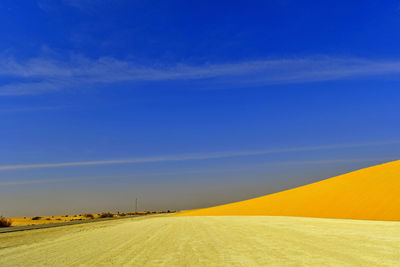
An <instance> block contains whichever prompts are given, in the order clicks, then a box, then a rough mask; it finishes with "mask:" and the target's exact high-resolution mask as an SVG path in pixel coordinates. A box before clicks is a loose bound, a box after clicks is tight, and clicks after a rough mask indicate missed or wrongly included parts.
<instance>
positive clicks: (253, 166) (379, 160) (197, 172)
mask: <svg viewBox="0 0 400 267" xmlns="http://www.w3.org/2000/svg"><path fill="white" fill-rule="evenodd" d="M392 160H394V159H393V158H351V159H325V160H323V159H322V160H321V159H318V160H307V161H302V160H299V161H277V162H266V163H262V164H251V165H248V166H245V167H235V168H220V169H211V170H210V169H207V170H204V169H201V170H190V171H175V172H162V173H160V172H155V173H144V174H143V173H134V174H126V175H113V176H85V177H64V178H52V179H29V180H17V181H15V180H13V181H5V182H0V186H19V185H33V184H50V183H63V182H75V181H83V180H84V181H90V180H93V181H96V180H102V179H107V180H110V179H112V180H116V179H126V178H143V177H149V176H150V177H151V176H160V175H162V176H164V177H165V176H168V175H174V176H179V175H204V174H215V173H218V174H221V173H231V172H234V173H238V172H241V171H248V170H254V169H259V168H260V167H265V166H268V167H269V166H271V165H321V164H338V163H355V162H376V163H382V162H388V161H392Z"/></svg>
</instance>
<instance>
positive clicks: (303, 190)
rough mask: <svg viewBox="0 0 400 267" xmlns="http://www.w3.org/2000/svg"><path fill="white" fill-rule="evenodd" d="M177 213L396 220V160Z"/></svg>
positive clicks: (399, 192)
mask: <svg viewBox="0 0 400 267" xmlns="http://www.w3.org/2000/svg"><path fill="white" fill-rule="evenodd" d="M177 215H180V216H203V215H204V216H206V215H210V216H212V215H216V216H218V215H274V216H300V217H320V218H342V219H363V220H400V160H397V161H393V162H389V163H385V164H381V165H377V166H373V167H368V168H365V169H361V170H357V171H354V172H350V173H347V174H343V175H339V176H336V177H333V178H330V179H326V180H322V181H319V182H316V183H312V184H308V185H304V186H300V187H297V188H293V189H289V190H286V191H282V192H278V193H274V194H270V195H266V196H262V197H258V198H253V199H249V200H244V201H240V202H235V203H231V204H225V205H221V206H216V207H211V208H204V209H198V210H190V211H185V212H182V213H180V214H177Z"/></svg>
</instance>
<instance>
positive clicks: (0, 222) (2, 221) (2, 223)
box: [0, 216, 12, 227]
mask: <svg viewBox="0 0 400 267" xmlns="http://www.w3.org/2000/svg"><path fill="white" fill-rule="evenodd" d="M11 225H12V220H11V219H7V218H4V217H3V216H0V227H10V226H11Z"/></svg>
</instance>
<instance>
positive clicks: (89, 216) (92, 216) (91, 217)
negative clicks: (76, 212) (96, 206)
mask: <svg viewBox="0 0 400 267" xmlns="http://www.w3.org/2000/svg"><path fill="white" fill-rule="evenodd" d="M83 217H86V218H89V219H94V215H93V214H83Z"/></svg>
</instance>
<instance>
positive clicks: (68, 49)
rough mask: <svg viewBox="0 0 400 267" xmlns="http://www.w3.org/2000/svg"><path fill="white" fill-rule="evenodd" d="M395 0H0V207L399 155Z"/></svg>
mask: <svg viewBox="0 0 400 267" xmlns="http://www.w3.org/2000/svg"><path fill="white" fill-rule="evenodd" d="M399 26H400V2H399V1H374V0H368V1H292V0H271V1H151V0H150V1H127V0H126V1H125V0H114V1H111V0H97V1H95V0H36V1H35V0H32V1H28V0H26V1H21V0H20V1H18V0H5V1H1V2H0V214H3V215H6V216H24V215H26V216H28V215H52V214H64V213H75V212H76V213H81V212H99V211H118V210H119V211H129V210H132V209H133V207H134V201H135V198H139V207H140V209H142V210H150V209H171V210H174V209H189V208H198V207H204V206H210V205H216V204H221V203H227V202H231V201H237V200H242V199H247V198H251V197H255V196H260V195H265V194H268V193H272V192H276V191H279V190H282V189H287V188H290V187H293V186H298V185H303V184H306V183H309V182H313V181H317V180H321V179H325V178H329V177H331V176H335V175H338V174H341V173H344V172H348V171H352V170H356V169H359V168H363V167H367V166H370V165H374V164H379V163H382V162H386V161H391V160H395V159H398V158H399V149H400V119H399V118H400V104H399V103H400V90H399V86H400V49H399V47H400V31H399V30H398V29H399Z"/></svg>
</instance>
